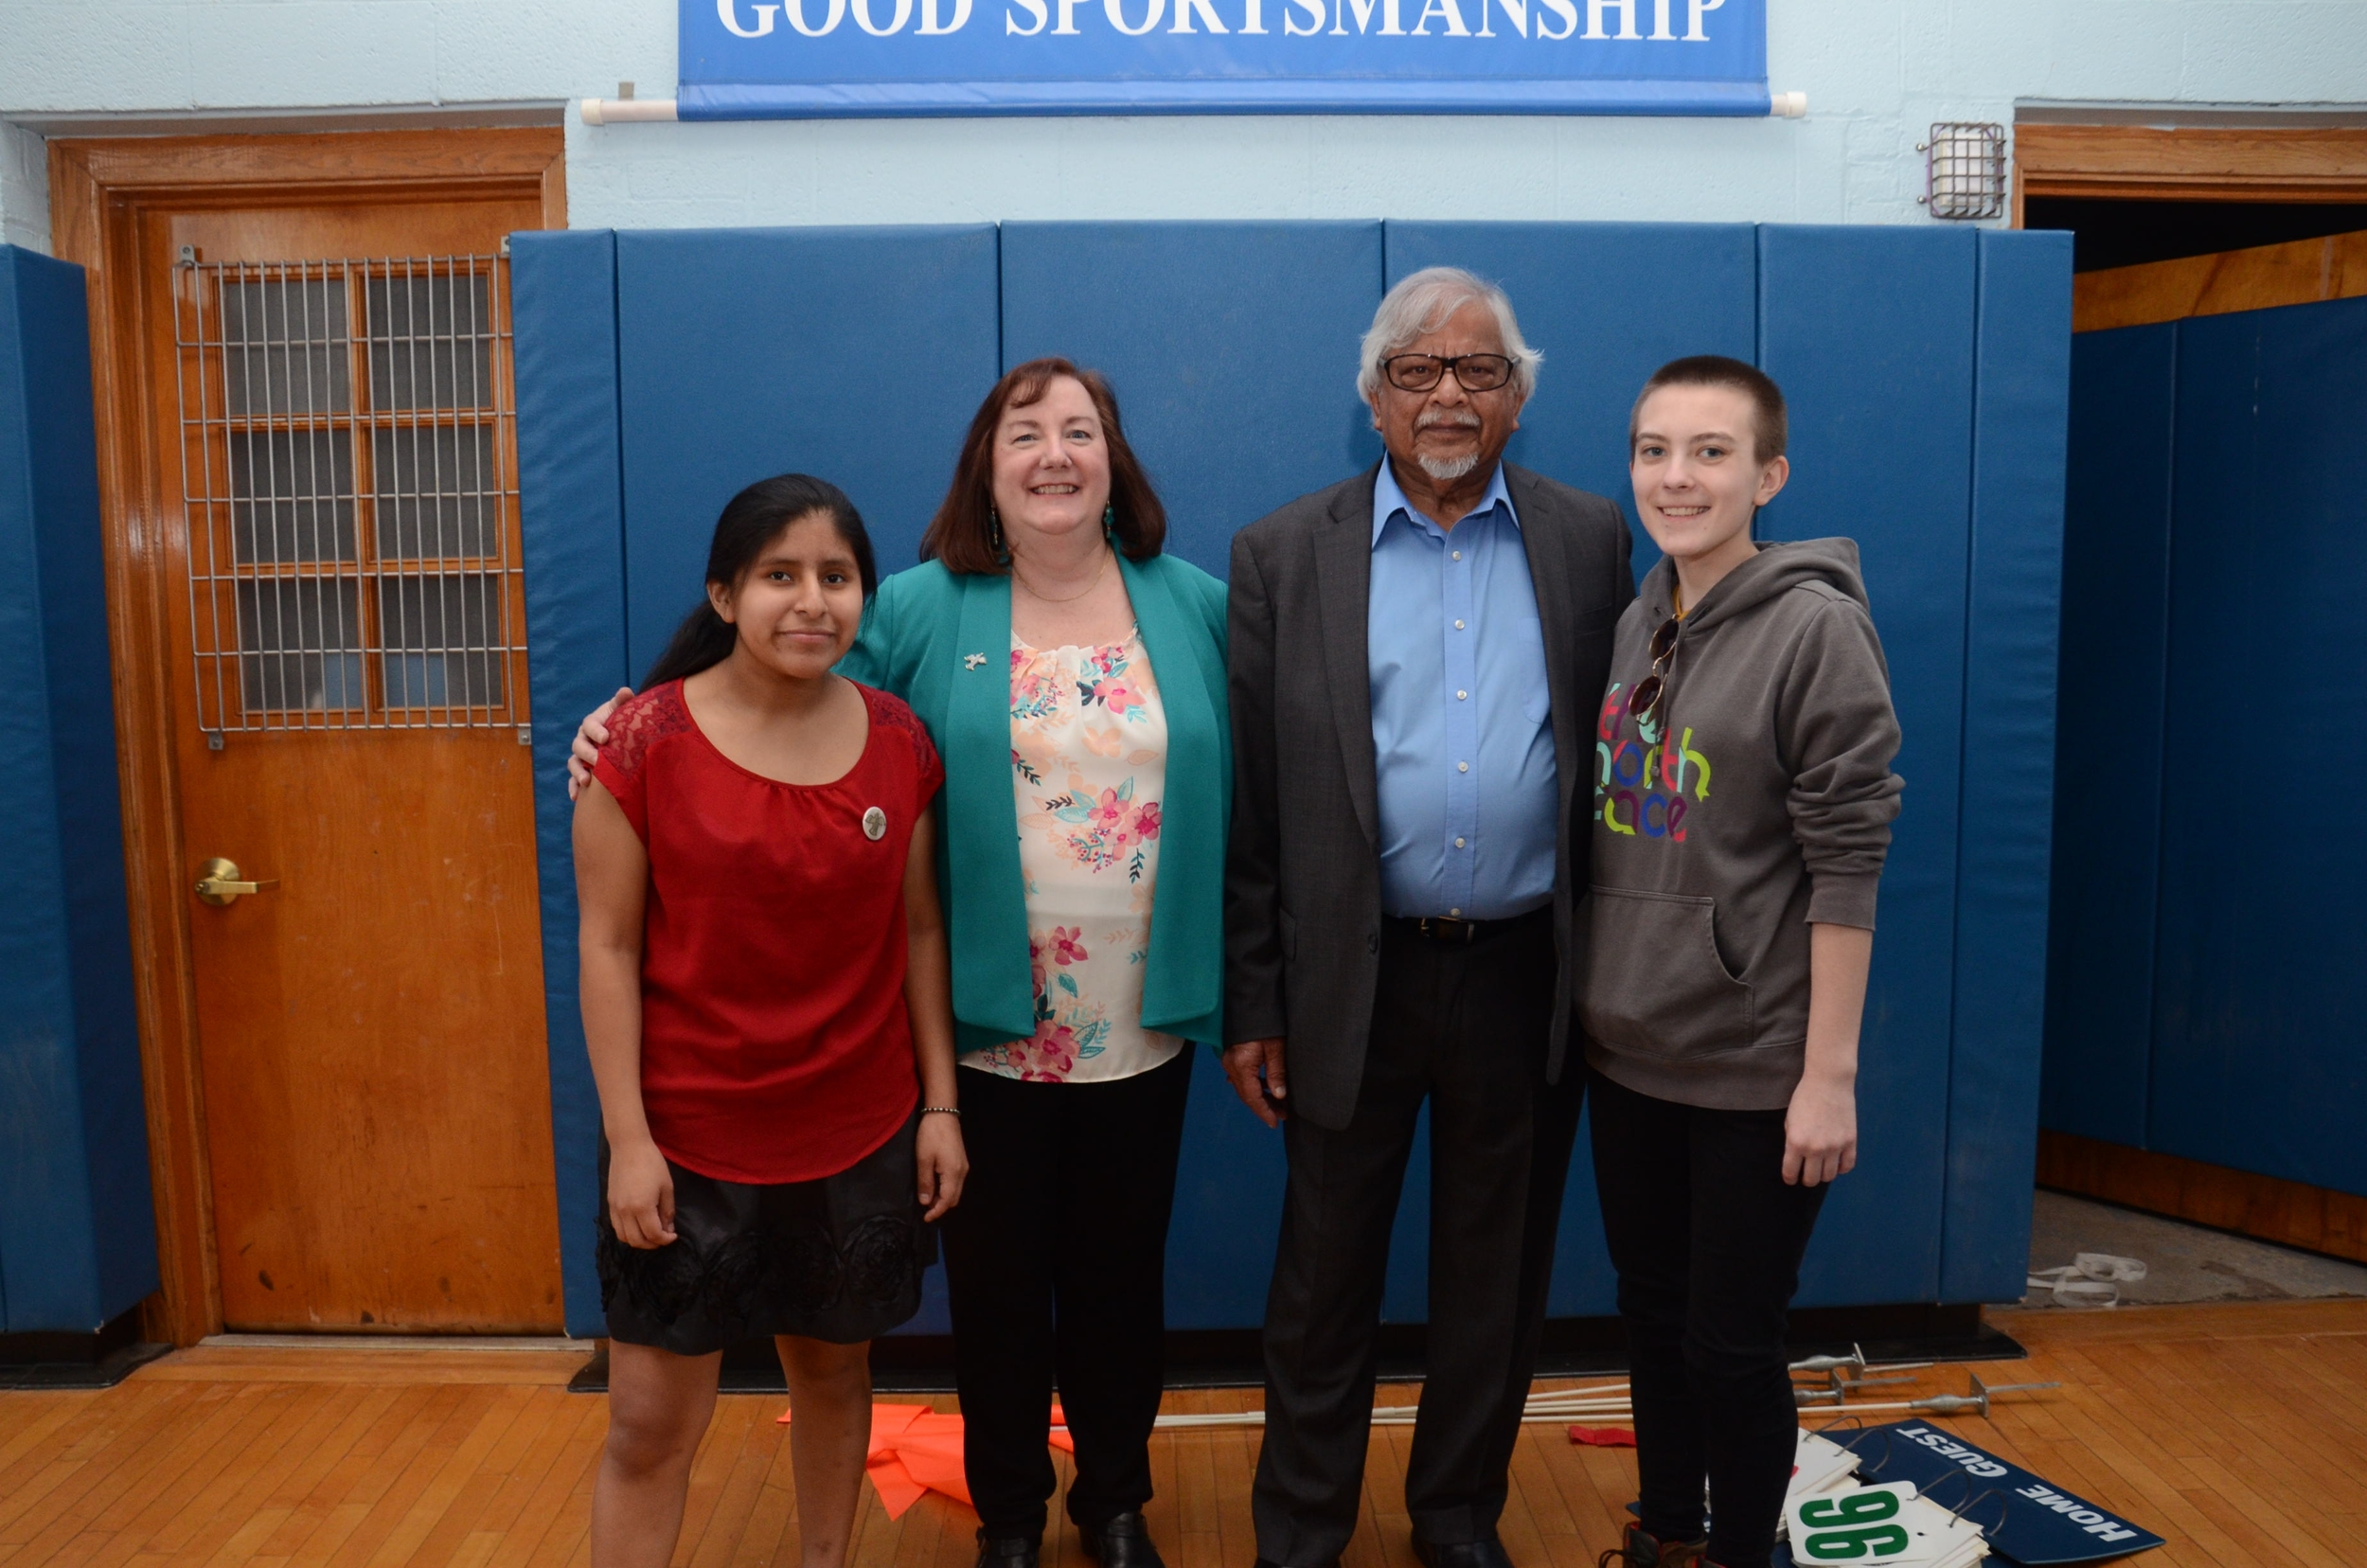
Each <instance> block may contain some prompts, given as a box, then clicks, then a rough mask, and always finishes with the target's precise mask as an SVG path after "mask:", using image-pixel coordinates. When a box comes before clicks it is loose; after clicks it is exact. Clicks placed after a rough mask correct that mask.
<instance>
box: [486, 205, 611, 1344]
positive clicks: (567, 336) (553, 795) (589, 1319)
mask: <svg viewBox="0 0 2367 1568" xmlns="http://www.w3.org/2000/svg"><path fill="white" fill-rule="evenodd" d="M509 255H510V272H509V276H510V323H511V329H512V331H513V333H514V344H515V353H516V359H517V367H518V369H517V375H518V503H519V514H520V522H521V525H522V527H523V531H524V535H525V542H524V543H525V552H524V563H525V590H526V637H527V641H528V643H529V645H530V646H529V650H528V658H527V664H526V672H527V679H528V683H529V687H530V691H531V695H532V698H533V704H534V707H533V711H534V785H535V788H534V825H535V826H534V831H535V841H536V846H537V854H538V857H539V859H540V861H541V863H542V910H543V1006H544V1008H545V1009H546V1011H547V1013H548V1017H549V1028H550V1041H551V1134H552V1138H551V1141H552V1144H553V1147H554V1149H555V1150H556V1159H557V1163H558V1167H559V1169H558V1179H559V1219H560V1229H559V1238H560V1248H559V1251H560V1263H561V1273H562V1274H563V1277H564V1286H565V1303H566V1318H567V1331H568V1332H569V1333H570V1334H575V1335H578V1336H585V1335H596V1334H600V1333H604V1332H606V1330H607V1319H606V1317H605V1316H604V1315H603V1314H602V1312H601V1310H600V1286H599V1279H598V1276H597V1275H596V1273H595V1272H594V1269H593V1263H592V1247H593V1228H594V1226H595V1225H596V1222H597V1221H598V1216H599V1203H600V1193H599V1176H598V1160H599V1140H600V1100H599V1095H598V1092H597V1091H596V1089H595V1088H594V1086H593V1083H592V1066H591V1062H590V1060H588V1059H587V1058H586V1057H585V1055H584V1045H583V1015H582V1012H581V1010H580V1009H579V1008H578V1006H577V1001H576V980H577V966H576V882H575V855H574V850H573V846H572V829H573V824H574V820H575V818H574V811H573V809H572V808H571V807H570V806H569V805H568V801H567V773H566V768H567V751H568V747H569V746H570V745H571V744H572V743H573V741H574V739H575V733H576V722H577V721H578V720H579V719H580V718H581V717H582V716H583V715H584V714H586V713H588V712H590V711H591V710H592V709H593V708H594V707H596V706H597V705H598V704H600V703H602V702H604V701H606V700H607V697H608V695H609V693H611V692H612V691H614V690H615V689H616V688H617V686H621V685H624V684H625V683H626V682H627V681H629V680H630V679H631V678H632V673H633V671H632V667H631V666H630V664H629V663H628V661H627V659H626V657H625V539H624V524H625V513H624V495H623V484H624V472H623V469H622V466H621V448H620V442H619V437H618V424H617V385H618V383H617V370H616V240H615V236H614V235H613V234H610V233H608V232H607V231H605V230H592V231H585V232H577V233H525V234H516V235H512V236H511V237H510V241H509Z"/></svg>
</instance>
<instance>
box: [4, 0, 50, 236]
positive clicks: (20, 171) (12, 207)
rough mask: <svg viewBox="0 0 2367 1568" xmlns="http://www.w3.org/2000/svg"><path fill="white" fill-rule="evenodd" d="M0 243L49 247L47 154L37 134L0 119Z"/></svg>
mask: <svg viewBox="0 0 2367 1568" xmlns="http://www.w3.org/2000/svg"><path fill="white" fill-rule="evenodd" d="M5 36H7V35H6V34H5V33H0V37H5ZM0 245H23V246H25V247H26V248H27V249H28V250H37V251H42V252H44V253H45V252H46V251H47V250H48V249H49V157H48V153H47V151H46V150H45V149H44V146H43V144H42V139H41V138H40V137H39V136H36V135H34V134H31V133H30V132H27V131H19V130H18V129H17V128H16V127H15V126H13V125H9V124H7V123H6V122H4V121H0Z"/></svg>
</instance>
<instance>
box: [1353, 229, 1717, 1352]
mask: <svg viewBox="0 0 2367 1568" xmlns="http://www.w3.org/2000/svg"><path fill="white" fill-rule="evenodd" d="M1384 235H1385V239H1386V242H1387V246H1388V262H1389V281H1390V282H1391V283H1392V284H1393V285H1394V284H1396V283H1397V282H1398V281H1400V280H1401V279H1403V278H1405V277H1407V276H1410V275H1412V274H1414V273H1415V272H1418V271H1420V270H1421V269H1422V268H1424V267H1433V266H1455V267H1464V268H1468V270H1470V271H1472V272H1475V273H1477V274H1479V275H1480V276H1482V277H1485V278H1487V279H1488V280H1490V281H1491V282H1495V283H1498V284H1501V285H1503V287H1504V292H1505V294H1509V295H1510V296H1511V299H1512V308H1513V312H1514V313H1515V314H1516V315H1517V316H1518V317H1519V318H1520V321H1521V334H1522V336H1523V337H1524V338H1526V339H1527V340H1528V343H1529V347H1532V348H1534V349H1536V350H1538V351H1539V353H1541V354H1543V355H1544V356H1545V364H1544V367H1543V369H1542V371H1541V372H1540V374H1539V378H1538V387H1537V394H1536V396H1535V397H1534V398H1532V399H1531V400H1530V401H1529V404H1528V406H1527V407H1526V408H1524V409H1522V411H1521V433H1520V434H1519V435H1517V436H1515V437H1513V438H1512V445H1511V446H1510V447H1509V448H1508V449H1507V450H1506V455H1507V456H1508V457H1509V458H1510V459H1511V461H1513V462H1516V463H1519V464H1521V465H1522V467H1524V468H1531V469H1535V470H1536V471H1537V472H1539V473H1545V474H1550V475H1552V476H1553V477H1554V478H1556V479H1559V480H1561V481H1562V482H1563V483H1564V484H1570V485H1575V486H1577V487H1578V488H1579V489H1580V490H1593V492H1594V493H1595V494H1597V495H1602V496H1607V497H1609V498H1610V499H1611V501H1612V502H1614V503H1615V504H1616V505H1617V506H1618V508H1619V509H1620V510H1621V512H1623V513H1624V514H1625V515H1626V517H1627V519H1628V531H1629V533H1630V534H1632V535H1633V536H1634V540H1635V557H1634V565H1635V571H1636V576H1637V577H1638V578H1639V579H1641V578H1642V576H1643V574H1644V573H1645V572H1646V570H1648V569H1649V568H1650V566H1651V563H1652V562H1653V561H1657V560H1659V559H1660V551H1659V549H1658V548H1657V547H1655V546H1654V545H1653V543H1652V542H1651V539H1650V537H1649V536H1648V535H1646V533H1645V532H1644V529H1643V526H1642V525H1641V524H1640V523H1638V522H1637V521H1636V515H1635V498H1634V495H1633V494H1632V491H1631V488H1630V486H1629V485H1628V410H1629V408H1630V407H1631V406H1632V405H1633V403H1634V401H1635V395H1636V392H1637V390H1638V389H1639V388H1641V387H1642V386H1643V384H1644V383H1645V380H1646V378H1647V377H1649V376H1650V375H1651V373H1652V372H1653V371H1655V370H1657V369H1659V368H1660V367H1661V366H1662V365H1665V364H1667V363H1668V362H1669V361H1670V360H1672V359H1676V358H1678V357H1679V356H1680V355H1683V354H1731V355H1733V356H1734V357H1735V358H1736V359H1742V360H1748V359H1751V358H1753V356H1754V355H1755V354H1756V353H1757V351H1758V349H1757V343H1758V270H1759V258H1758V231H1757V229H1756V228H1754V227H1753V226H1752V225H1751V224H1748V223H1407V222H1402V221H1394V220H1393V221H1392V222H1390V223H1388V224H1387V225H1386V226H1385V229H1384ZM1677 266H1682V276H1683V278H1684V280H1685V281H1684V287H1683V288H1682V290H1672V289H1671V288H1670V287H1669V286H1668V278H1669V276H1670V275H1671V269H1672V267H1677ZM1587 1138H1588V1133H1587V1128H1586V1123H1585V1122H1584V1121H1583V1120H1581V1121H1580V1123H1579V1124H1578V1146H1577V1149H1576V1150H1575V1153H1574V1154H1573V1156H1572V1158H1571V1162H1570V1185H1569V1187H1568V1188H1567V1190H1566V1192H1565V1194H1564V1196H1563V1199H1562V1205H1561V1229H1560V1231H1559V1233H1558V1239H1557V1244H1556V1248H1555V1253H1554V1282H1553V1287H1552V1291H1551V1293H1550V1295H1549V1296H1548V1298H1547V1304H1546V1310H1548V1311H1549V1312H1551V1313H1552V1314H1553V1315H1554V1316H1556V1317H1587V1316H1595V1315H1600V1314H1605V1313H1609V1312H1611V1311H1613V1310H1616V1309H1617V1300H1616V1295H1615V1292H1616V1289H1617V1284H1618V1281H1617V1279H1616V1276H1614V1275H1613V1274H1612V1273H1611V1262H1610V1258H1609V1256H1608V1255H1607V1254H1606V1252H1605V1250H1604V1243H1603V1223H1602V1218H1601V1213H1600V1210H1599V1209H1598V1207H1597V1205H1596V1202H1595V1195H1594V1167H1593V1156H1592V1155H1591V1154H1590V1153H1589V1152H1588V1144H1587ZM1429 1168H1430V1151H1429V1149H1428V1148H1427V1146H1426V1145H1424V1144H1417V1145H1416V1147H1415V1155H1414V1165H1413V1167H1412V1168H1411V1169H1409V1171H1408V1172H1407V1175H1406V1195H1405V1202H1404V1204H1403V1206H1402V1208H1401V1209H1400V1211H1399V1213H1398V1217H1397V1232H1396V1236H1395V1241H1394V1245H1393V1248H1392V1251H1391V1254H1390V1256H1391V1260H1392V1267H1391V1276H1390V1300H1389V1307H1390V1310H1391V1311H1392V1313H1393V1314H1394V1315H1396V1316H1399V1317H1405V1318H1409V1319H1413V1320H1418V1319H1420V1318H1421V1317H1422V1316H1423V1315H1424V1314H1423V1310H1422V1309H1423V1306H1424V1304H1425V1299H1426V1298H1425V1296H1424V1294H1423V1287H1424V1282H1425V1275H1424V1274H1423V1271H1422V1267H1421V1266H1422V1264H1423V1260H1424V1250H1425V1249H1426V1248H1427V1246H1428V1234H1427V1233H1428V1228H1429V1222H1430V1220H1429V1216H1430V1202H1429V1190H1430V1188H1429V1179H1428V1178H1429Z"/></svg>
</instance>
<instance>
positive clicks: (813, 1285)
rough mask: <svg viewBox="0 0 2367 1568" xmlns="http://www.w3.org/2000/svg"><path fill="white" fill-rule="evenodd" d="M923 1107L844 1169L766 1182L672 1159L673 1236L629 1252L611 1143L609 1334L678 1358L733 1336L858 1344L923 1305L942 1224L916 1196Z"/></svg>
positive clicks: (604, 1273) (604, 1146) (604, 1170)
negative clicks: (618, 1225) (618, 1218)
mask: <svg viewBox="0 0 2367 1568" xmlns="http://www.w3.org/2000/svg"><path fill="white" fill-rule="evenodd" d="M919 1126H920V1114H919V1113H918V1112H917V1111H916V1112H915V1113H914V1114H912V1116H911V1117H909V1118H908V1119H907V1120H906V1121H905V1123H904V1125H903V1126H902V1127H900V1128H899V1129H898V1130H897V1132H896V1135H895V1136H894V1137H892V1138H890V1139H888V1141H887V1142H886V1143H884V1144H882V1145H881V1146H880V1147H879V1148H878V1149H874V1150H873V1151H872V1152H870V1153H869V1154H866V1155H864V1156H863V1158H862V1159H861V1160H858V1161H857V1162H855V1164H853V1165H851V1166H849V1167H847V1168H845V1170H842V1171H840V1172H838V1173H837V1174H836V1175H834V1176H825V1177H822V1178H820V1179H819V1180H816V1181H811V1182H781V1183H777V1184H774V1185H755V1184H750V1183H743V1182H721V1181H718V1180H716V1179H715V1178H714V1177H712V1176H702V1175H700V1174H699V1173H698V1172H697V1171H695V1170H685V1169H684V1168H683V1167H681V1166H678V1165H676V1164H674V1163H673V1162H672V1161H671V1160H668V1161H667V1163H666V1166H667V1170H668V1171H670V1172H672V1174H673V1178H674V1239H673V1240H672V1241H670V1242H668V1243H667V1245H665V1246H663V1247H628V1246H626V1245H625V1244H624V1242H623V1241H621V1240H620V1239H618V1238H617V1236H616V1232H615V1231H614V1228H612V1227H611V1225H610V1224H609V1221H608V1143H607V1140H605V1139H603V1140H601V1143H600V1202H599V1216H600V1218H599V1246H598V1251H597V1254H596V1256H597V1259H598V1266H599V1272H600V1306H601V1309H602V1310H604V1311H606V1312H607V1314H608V1332H609V1337H610V1338H611V1339H614V1340H621V1341H623V1342H624V1343H625V1344H627V1345H653V1346H655V1347H656V1348H658V1349H661V1350H670V1351H672V1352H673V1353H674V1354H676V1355H678V1356H703V1355H707V1354H710V1353H712V1352H714V1351H717V1350H721V1349H722V1348H723V1346H724V1345H728V1344H730V1343H731V1342H732V1341H734V1340H742V1339H754V1338H758V1337H762V1336H768V1335H774V1334H795V1335H797V1336H799V1337H800V1338H803V1339H816V1340H826V1341H828V1342H829V1343H830V1344H833V1345H856V1344H860V1343H862V1342H863V1341H864V1340H870V1339H877V1338H878V1337H879V1336H880V1335H881V1334H883V1333H885V1332H887V1331H888V1330H889V1329H891V1328H893V1327H897V1326H898V1325H899V1324H901V1323H904V1322H907V1321H908V1320H910V1319H911V1317H912V1315H913V1314H914V1313H915V1312H917V1311H918V1310H920V1276H921V1274H922V1273H923V1272H924V1271H925V1270H926V1269H927V1268H928V1267H929V1265H930V1264H932V1263H934V1262H935V1261H936V1256H937V1238H936V1232H935V1231H934V1229H932V1228H931V1227H930V1226H928V1225H925V1224H923V1223H922V1222H921V1219H920V1216H921V1212H922V1210H921V1207H920V1205H919V1204H918V1203H917V1202H916V1201H915V1200H914V1196H913V1191H914V1186H915V1185H916V1173H915V1167H914V1156H913V1143H914V1138H915V1135H916V1133H917V1131H918V1129H919Z"/></svg>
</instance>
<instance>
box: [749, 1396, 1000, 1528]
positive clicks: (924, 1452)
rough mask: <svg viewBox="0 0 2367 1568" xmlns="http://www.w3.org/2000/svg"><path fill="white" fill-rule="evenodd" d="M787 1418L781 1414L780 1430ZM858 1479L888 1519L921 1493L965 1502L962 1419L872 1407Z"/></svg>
mask: <svg viewBox="0 0 2367 1568" xmlns="http://www.w3.org/2000/svg"><path fill="white" fill-rule="evenodd" d="M790 1415H791V1413H790V1412H789V1411H786V1410H784V1411H782V1412H781V1416H780V1420H781V1424H782V1425H783V1426H787V1425H788V1424H789V1418H790ZM863 1473H864V1474H866V1475H868V1476H870V1477H871V1486H872V1489H873V1490H875V1491H877V1492H878V1493H879V1494H880V1506H881V1507H883V1508H885V1509H886V1510H887V1516H888V1517H889V1518H890V1519H901V1518H903V1517H904V1510H905V1509H907V1508H909V1507H911V1506H913V1505H914V1504H916V1503H917V1502H919V1501H920V1499H921V1495H922V1494H923V1493H924V1492H933V1491H934V1492H943V1493H944V1494H945V1495H946V1496H948V1497H950V1498H952V1499H953V1500H954V1501H955V1502H957V1503H962V1504H967V1503H969V1501H970V1483H969V1482H968V1481H966V1480H964V1479H963V1477H962V1418H961V1417H959V1416H940V1415H938V1414H937V1413H936V1412H935V1411H934V1410H931V1409H930V1408H929V1407H928V1406H927V1405H909V1404H875V1405H873V1406H872V1407H871V1448H870V1451H869V1452H867V1453H866V1454H865V1455H864V1458H863Z"/></svg>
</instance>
